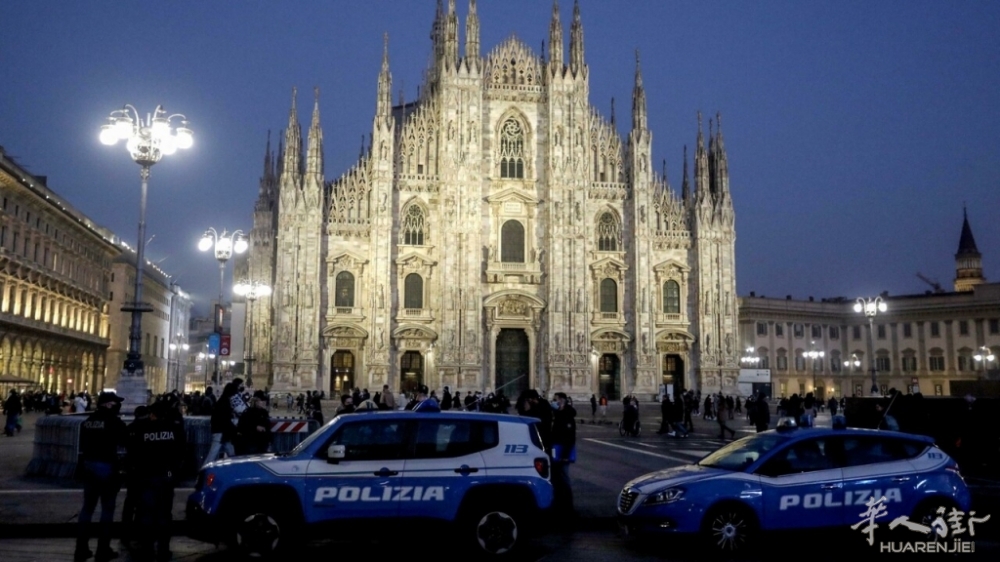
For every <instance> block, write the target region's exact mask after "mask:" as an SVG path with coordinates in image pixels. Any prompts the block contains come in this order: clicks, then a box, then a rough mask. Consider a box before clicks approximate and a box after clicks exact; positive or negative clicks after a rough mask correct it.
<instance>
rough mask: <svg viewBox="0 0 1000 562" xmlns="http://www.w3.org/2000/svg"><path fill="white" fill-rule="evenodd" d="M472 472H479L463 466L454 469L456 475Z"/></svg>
mask: <svg viewBox="0 0 1000 562" xmlns="http://www.w3.org/2000/svg"><path fill="white" fill-rule="evenodd" d="M472 472H479V469H478V468H473V467H471V466H464V465H463V466H461V467H459V468H456V469H455V473H456V474H470V473H472Z"/></svg>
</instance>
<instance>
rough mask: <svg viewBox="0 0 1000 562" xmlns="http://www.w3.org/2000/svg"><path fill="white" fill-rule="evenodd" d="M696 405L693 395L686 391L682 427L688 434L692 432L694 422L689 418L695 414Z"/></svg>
mask: <svg viewBox="0 0 1000 562" xmlns="http://www.w3.org/2000/svg"><path fill="white" fill-rule="evenodd" d="M697 404H698V402H697V400H696V399H695V397H694V395H693V394H691V392H690V391H688V393H687V394H685V395H684V427H685V429H687V430H688V432H689V433H690V432H692V431H694V420H693V419H691V416H692V414H694V413H695V410H696V409H697Z"/></svg>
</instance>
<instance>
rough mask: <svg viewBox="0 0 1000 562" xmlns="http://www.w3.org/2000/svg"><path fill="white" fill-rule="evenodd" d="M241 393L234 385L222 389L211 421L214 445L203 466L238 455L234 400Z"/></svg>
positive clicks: (230, 384) (210, 448)
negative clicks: (235, 445)
mask: <svg viewBox="0 0 1000 562" xmlns="http://www.w3.org/2000/svg"><path fill="white" fill-rule="evenodd" d="M238 393H239V387H237V386H236V385H235V384H233V383H228V384H226V386H225V388H223V389H222V396H220V397H219V401H218V402H216V403H215V407H214V408H213V409H212V419H211V421H210V424H211V431H212V445H211V446H210V447H209V449H208V455H207V456H206V457H205V462H204V463H203V465H202V468H204V465H207V464H208V463H210V462H213V461H215V460H217V459H219V457H220V456H221V455H222V454H223V453H225V454H226V455H227V456H230V457H232V456H234V455H236V450H235V449H234V448H233V438H235V437H236V424H234V423H233V415H234V414H233V406H232V404H233V400H232V399H233V398H234V397H235V396H236V395H237V394H238Z"/></svg>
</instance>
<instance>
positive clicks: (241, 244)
mask: <svg viewBox="0 0 1000 562" xmlns="http://www.w3.org/2000/svg"><path fill="white" fill-rule="evenodd" d="M248 247H249V243H248V242H247V239H246V237H245V236H244V235H243V231H242V230H237V231H235V232H232V233H229V232H226V231H225V230H223V231H222V233H221V234H220V233H219V232H218V231H216V230H215V229H214V228H211V227H210V228H209V229H208V230H206V231H205V234H203V235H202V236H201V240H200V241H198V249H199V250H201V251H202V252H207V251H208V250H211V249H213V248H214V253H215V259H217V260H219V306H220V307H221V308H222V315H223V318H220V319H219V320H220V324H219V332H218V333H219V335H220V336H221V335H222V324H221V322H222V320H224V319H225V314H226V313H225V310H226V305H225V302H224V301H223V300H222V298H223V293H224V291H225V284H226V262H227V261H229V258H231V257H233V253H234V252H235V253H237V254H242V253H243V252H245V251H247V248H248ZM219 374H220V373H219V361H218V358H216V362H215V379H216V381H217V382H218V380H219Z"/></svg>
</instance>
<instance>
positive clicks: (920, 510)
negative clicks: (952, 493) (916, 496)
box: [910, 498, 958, 533]
mask: <svg viewBox="0 0 1000 562" xmlns="http://www.w3.org/2000/svg"><path fill="white" fill-rule="evenodd" d="M942 507H943V508H944V515H941V514H940V513H938V509H940V508H942ZM952 509H958V504H957V503H955V502H954V501H953V500H951V499H948V498H929V499H926V500H924V501H922V502H920V503H919V504H917V507H916V508H915V509H914V510H913V513H912V514H911V515H910V521H913V522H914V523H919V524H921V525H924V526H927V527H932V528H933V524H934V521H935V520H937V519H938V518H939V517H940V518H941V520H942V521H943V522H944V526H945V528H944V529H943V530H944V532H946V533H947V527H948V514H949V513H950V512H951V510H952ZM939 525H940V524H939Z"/></svg>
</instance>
